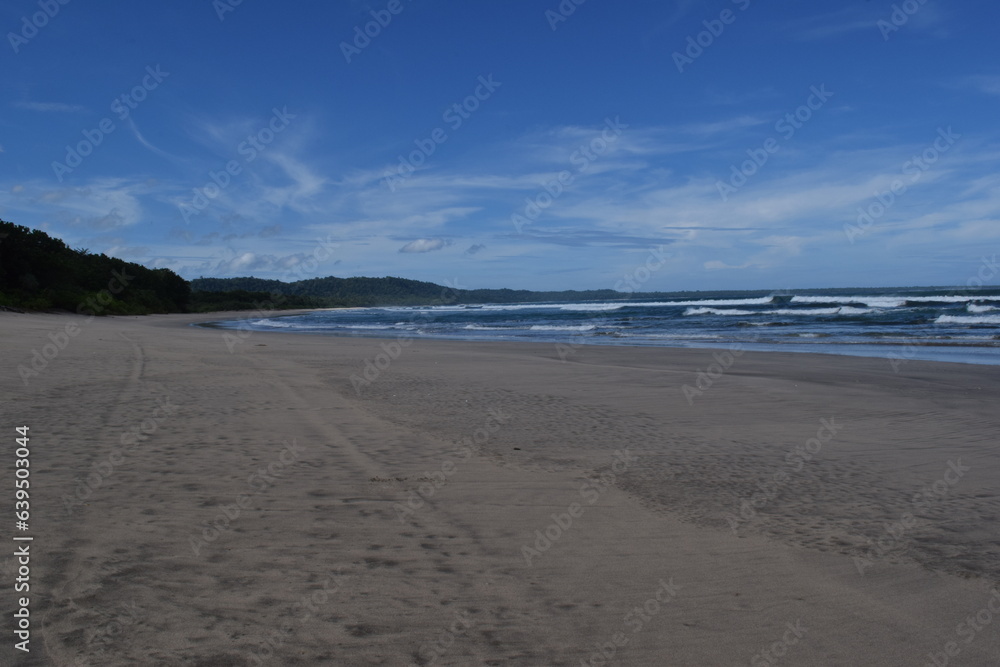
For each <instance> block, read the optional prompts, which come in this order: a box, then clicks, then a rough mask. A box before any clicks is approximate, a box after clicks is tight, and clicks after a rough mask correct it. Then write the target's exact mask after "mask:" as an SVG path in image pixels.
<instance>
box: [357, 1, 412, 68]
mask: <svg viewBox="0 0 1000 667" xmlns="http://www.w3.org/2000/svg"><path fill="white" fill-rule="evenodd" d="M407 2H412V0H407ZM404 9H406V5H405V4H403V2H402V0H389V4H387V5H386V6H385V9H378V10H375V9H373V10H371V11H370V12H369V14H371V17H372V20H371V21H368V22H367V23H365V24H364V26H361V25H356V26H354V38H353V39H352V40H351V41H350V42H341V43H340V52H341V53H342V54H344V60H346V61H347V64H348V65H350V64H351V60H352V59H353V58H354V57H355V56H359V55H361V52H362V51H364V50H365V49H367V48H368V47H369V46H371V43H372V40H373V39H375V38H376V37H378V36H379V35H381V34H382V31H383V30H384V29H386V28H388V27H389V24H390V23H392V20H393V19H394V18H395V17H397V16H399V15H400V14H402V13H403V10H404Z"/></svg>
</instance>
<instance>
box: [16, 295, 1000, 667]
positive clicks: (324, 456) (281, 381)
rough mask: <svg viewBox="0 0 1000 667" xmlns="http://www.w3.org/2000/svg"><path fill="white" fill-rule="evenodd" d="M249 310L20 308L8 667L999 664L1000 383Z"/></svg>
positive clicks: (940, 369) (832, 361)
mask: <svg viewBox="0 0 1000 667" xmlns="http://www.w3.org/2000/svg"><path fill="white" fill-rule="evenodd" d="M226 317H227V316H225V315H215V314H213V315H210V316H206V315H200V316H194V315H183V316H182V315H162V316H148V317H108V318H95V319H91V320H87V318H84V317H81V316H71V315H32V314H27V315H25V314H15V313H7V312H3V313H0V340H2V349H3V350H4V352H3V358H4V363H3V364H2V367H0V373H2V374H3V375H2V379H3V381H2V383H0V387H2V389H0V392H2V404H3V406H4V409H3V414H4V417H5V419H4V424H3V427H4V429H5V431H4V432H5V433H7V434H8V438H9V441H10V442H9V448H8V451H10V452H11V454H10V455H9V456H7V457H5V458H4V463H3V466H4V472H5V475H6V478H7V480H10V481H8V482H5V484H6V485H7V486H8V488H11V487H12V486H13V480H14V478H15V467H14V459H15V456H14V454H13V451H14V447H15V445H14V439H15V438H16V437H17V434H16V433H15V430H14V429H15V427H17V426H22V425H26V426H28V427H29V429H30V450H31V454H30V470H31V477H30V481H31V486H30V491H31V519H30V529H29V530H28V531H26V532H25V533H24V534H25V535H30V536H31V537H32V538H33V540H32V541H31V542H30V545H31V546H30V549H31V581H30V584H31V588H30V619H31V626H30V627H31V635H30V653H25V652H23V651H18V650H16V649H15V648H14V646H13V644H14V642H15V641H16V640H15V639H12V637H13V635H12V634H11V633H10V632H9V631H7V632H5V636H6V637H7V640H6V641H5V642H4V646H3V648H2V649H0V663H2V664H25V665H34V664H38V665H95V666H96V665H197V666H202V667H210V666H230V665H257V664H269V665H385V666H397V665H398V666H406V665H432V664H433V665H477V666H478V665H525V666H542V665H565V666H567V667H568V666H573V667H579V666H581V665H587V666H594V667H596V666H598V665H623V666H627V665H638V666H645V665H650V666H653V665H691V666H696V665H697V666H702V665H752V666H754V667H758V666H760V665H779V664H783V665H937V666H938V667H941V666H943V665H995V664H998V662H1000V637H998V628H1000V593H997V592H996V591H997V585H998V584H1000V536H998V533H997V528H996V526H997V517H998V516H1000V451H998V449H997V446H996V443H997V438H996V434H997V425H998V422H1000V417H998V416H997V409H996V408H997V405H998V404H1000V374H998V373H997V371H996V369H995V367H991V366H986V365H983V366H979V365H972V364H950V363H941V362H929V361H918V360H911V359H907V360H904V363H890V360H887V359H877V358H861V357H846V356H828V355H816V354H791V353H781V352H767V353H764V352H751V351H746V350H744V349H741V348H740V347H739V346H738V345H736V346H732V347H731V348H719V349H670V348H652V347H645V348H640V347H625V346H617V347H601V346H596V345H562V346H560V345H558V344H554V343H542V342H537V343H536V342H523V343H497V342H462V341H441V340H416V339H413V338H409V337H403V336H399V337H395V338H386V339H376V338H346V337H333V336H322V335H308V334H290V333H270V332H260V331H250V330H235V331H234V330H221V329H213V328H205V327H193V326H189V325H190V323H192V322H198V321H209V320H220V319H225V318H226ZM229 317H232V318H237V317H240V315H239V314H230V315H229ZM46 346H49V347H48V348H47V349H46ZM36 353H37V354H36ZM8 497H10V496H8ZM12 505H13V502H12V501H11V509H13V506H12ZM12 524H13V521H12V520H10V523H9V524H8V525H10V526H12ZM9 530H10V529H9ZM11 532H13V531H12V530H11ZM9 544H10V543H9ZM0 567H2V568H3V571H4V573H5V579H6V580H7V583H6V584H5V586H13V582H14V580H15V577H16V576H17V568H18V565H17V563H16V557H13V556H11V555H8V556H5V557H4V558H3V560H2V561H0ZM10 590H11V589H10V588H8V591H10ZM17 595H18V596H19V595H22V594H21V593H19V594H17ZM5 599H6V600H12V602H10V603H8V604H7V605H6V607H7V608H8V609H11V608H14V600H16V597H15V596H14V594H13V593H9V594H8V596H7V597H5ZM9 619H10V616H8V624H9V623H10V620H9ZM8 627H10V626H8Z"/></svg>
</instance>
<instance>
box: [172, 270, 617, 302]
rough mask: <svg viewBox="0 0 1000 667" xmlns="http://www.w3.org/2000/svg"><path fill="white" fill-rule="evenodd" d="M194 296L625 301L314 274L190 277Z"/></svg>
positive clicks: (591, 294) (600, 294)
mask: <svg viewBox="0 0 1000 667" xmlns="http://www.w3.org/2000/svg"><path fill="white" fill-rule="evenodd" d="M191 287H192V289H194V290H196V292H195V293H196V294H197V293H200V292H229V291H232V290H247V291H255V292H268V293H274V294H281V295H283V296H288V297H309V298H314V299H318V300H321V301H325V302H327V304H328V305H329V306H390V305H391V306H405V305H437V304H449V303H461V304H470V303H523V302H532V301H534V302H538V301H590V300H599V299H623V298H626V297H627V295H626V294H622V293H621V292H616V291H614V290H609V289H608V290H589V291H577V290H566V291H560V292H532V291H530V290H511V289H475V290H464V289H454V288H451V287H445V286H442V285H437V284H435V283H428V282H422V281H419V280H408V279H406V278H392V277H385V278H334V277H332V276H331V277H328V278H312V279H310V280H299V281H297V282H294V283H283V282H281V281H279V280H264V279H261V278H198V279H197V280H192V281H191Z"/></svg>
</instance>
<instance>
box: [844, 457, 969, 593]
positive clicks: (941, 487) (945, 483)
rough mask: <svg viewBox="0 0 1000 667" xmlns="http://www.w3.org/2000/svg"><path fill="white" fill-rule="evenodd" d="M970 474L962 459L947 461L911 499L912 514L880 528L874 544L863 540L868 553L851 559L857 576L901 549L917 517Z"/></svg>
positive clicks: (868, 539) (916, 522)
mask: <svg viewBox="0 0 1000 667" xmlns="http://www.w3.org/2000/svg"><path fill="white" fill-rule="evenodd" d="M971 470H972V468H971V467H969V466H967V465H963V464H962V459H961V458H959V459H957V460H956V459H953V460H951V461H948V466H947V468H945V471H944V474H943V475H942V476H941V478H940V479H938V480H937V481H935V482H934V483H932V484H927V485H926V486H924V487H923V488H922V489H920V491H919V492H917V493H916V494H914V495H913V497H912V498H911V499H910V504H912V505H913V508H914V509H913V512H903V514H902V515H900V517H899V521H896V522H892V523H885V524H883V525H882V527H883V532H884V535H882V536H881V537H879V538H878V539H877V540H872V539H871V538H865V540H866V541H867V542H868V549H867V550H865V552H864V554H863V555H861V556H854V557H853V558H852V560H853V562H854V567H855V568H856V569H857V571H858V574H860V575H864V574H865V571H866V570H868V569H869V568H871V567H872V566H873V565H875V561H876V560H878V559H880V558H883V557H885V556H886V555H887V554H889V553H891V552H892V551H893V550H894V549H896V548H897V547H901V546H904V543H903V538H904V537H905V536H906V534H907V532H909V531H911V530H913V529H914V528H916V527H917V526H918V525H919V523H920V518H919V517H918V516H917V514H919V512H921V511H926V510H927V509H929V508H930V507H931V506H932V505H933V504H934V503H938V502H940V501H941V499H942V498H945V497H946V496H947V495H948V494H949V493H950V492H951V489H952V487H954V486H955V485H956V484H958V483H959V482H960V481H961V480H962V478H963V477H965V475H966V473H968V472H969V471H971Z"/></svg>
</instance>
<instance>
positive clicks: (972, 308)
mask: <svg viewBox="0 0 1000 667" xmlns="http://www.w3.org/2000/svg"><path fill="white" fill-rule="evenodd" d="M965 308H966V310H968V311H969V312H970V313H993V312H996V311H998V310H1000V308H997V307H996V306H978V305H976V304H974V303H970V304H969V305H968V306H966V307H965Z"/></svg>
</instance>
